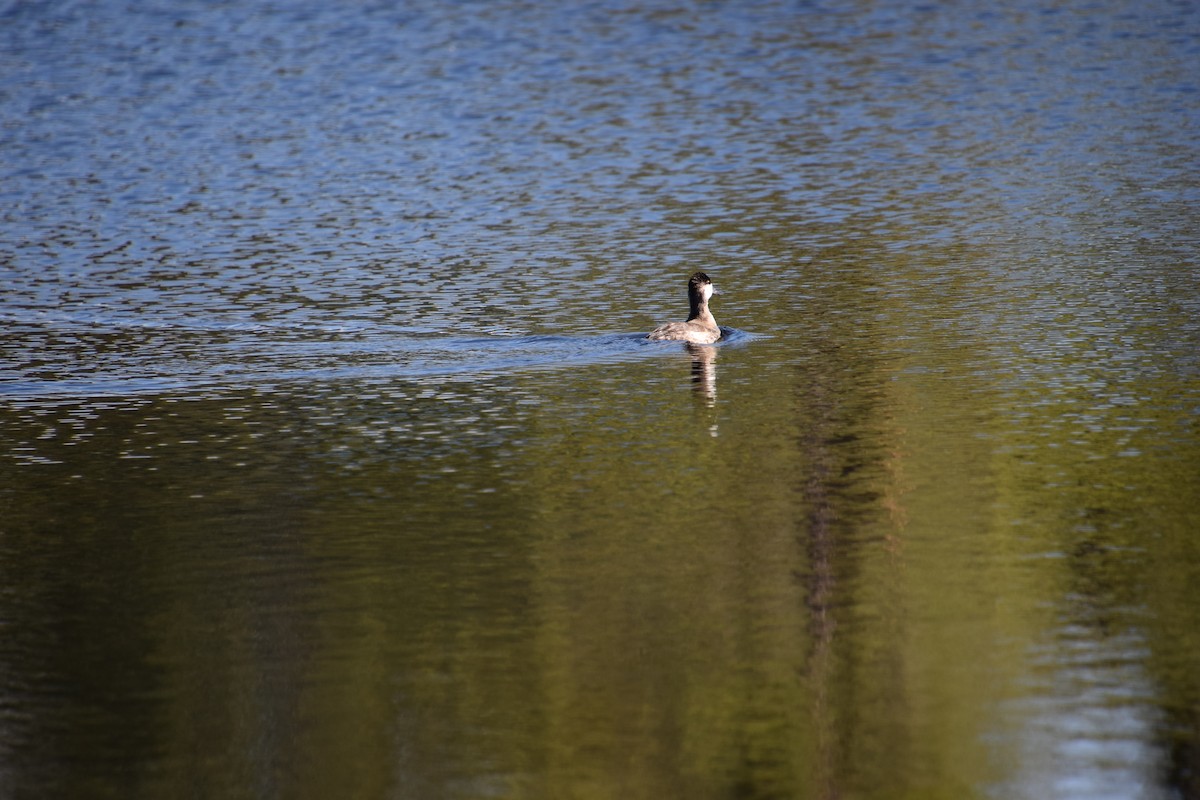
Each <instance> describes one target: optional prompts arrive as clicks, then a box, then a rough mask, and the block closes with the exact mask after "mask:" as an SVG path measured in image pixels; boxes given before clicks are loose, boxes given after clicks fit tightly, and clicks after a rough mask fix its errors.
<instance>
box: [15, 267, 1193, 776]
mask: <svg viewBox="0 0 1200 800" xmlns="http://www.w3.org/2000/svg"><path fill="white" fill-rule="evenodd" d="M843 257H844V258H845V263H846V264H847V269H848V270H851V271H852V269H853V263H854V253H852V252H847V253H844V254H843ZM954 257H961V254H959V255H957V256H954ZM892 266H893V267H894V269H892V270H890V271H884V272H879V271H877V272H875V273H874V274H875V275H891V276H893V277H892V278H891V281H892V283H891V285H889V284H888V282H887V281H882V282H881V281H877V280H876V281H868V280H862V281H854V280H844V281H843V282H842V283H841V288H840V289H838V288H834V287H829V286H826V287H822V291H823V292H824V294H825V296H826V297H827V298H828V302H827V304H826V306H825V307H824V308H822V309H815V308H814V309H813V310H812V314H811V315H810V317H809V318H808V319H807V320H806V322H807V323H808V324H807V325H806V326H805V327H804V328H803V329H800V328H798V329H796V330H795V331H793V332H791V335H788V336H775V337H774V338H770V339H760V340H758V341H754V342H751V343H750V344H748V345H746V346H743V347H728V348H721V349H720V350H718V351H717V352H716V355H715V357H714V358H711V359H702V358H701V359H698V358H697V357H696V356H694V355H692V354H689V353H688V352H687V351H683V350H680V351H678V352H677V353H676V352H667V353H664V355H663V357H662V358H656V359H651V360H647V361H639V362H635V363H629V364H621V365H619V366H616V367H612V366H595V367H590V366H589V367H583V368H580V369H577V370H572V371H567V370H562V371H551V372H542V373H529V374H523V375H513V376H509V377H506V378H503V379H499V378H492V379H487V380H481V381H480V382H478V383H475V384H472V383H466V382H464V383H443V384H436V383H431V384H426V385H418V384H411V383H397V384H379V385H363V384H354V383H348V384H335V385H317V386H309V387H292V388H291V389H288V390H280V391H278V392H274V393H264V394H258V395H255V394H250V395H242V396H227V397H215V398H209V399H194V400H184V399H181V398H157V399H147V400H144V401H138V402H133V401H129V402H126V401H114V402H112V403H108V404H103V403H100V404H91V405H88V404H83V405H79V404H76V405H65V406H59V407H54V406H44V407H38V406H33V407H30V408H26V409H23V410H22V409H9V410H8V411H7V412H6V413H5V423H4V424H5V428H6V436H7V438H8V439H9V440H11V441H13V442H14V443H18V444H16V445H15V446H14V448H13V449H12V451H11V454H12V456H13V457H12V458H10V459H9V460H8V461H7V462H5V466H4V485H5V487H6V490H5V497H6V505H7V506H8V509H7V512H6V521H5V529H4V539H3V546H4V558H3V564H4V570H5V576H4V578H5V585H6V586H7V587H8V596H9V598H10V602H9V603H8V605H7V609H6V615H5V622H6V627H7V630H8V631H9V632H10V636H9V637H8V644H7V646H6V648H5V650H4V652H3V654H2V657H3V659H4V661H5V665H4V672H5V674H6V675H9V676H10V679H9V680H10V685H9V687H8V690H9V695H10V696H12V697H15V698H17V699H16V700H15V701H14V705H15V706H16V707H19V708H21V709H22V712H21V714H19V715H17V716H14V717H12V718H11V719H10V720H9V723H8V725H7V729H6V732H5V739H6V741H7V742H8V747H9V749H10V750H13V751H22V750H24V749H25V748H27V747H30V746H32V743H33V742H38V743H40V744H45V745H46V746H45V747H43V748H39V750H38V755H37V756H36V757H33V758H28V759H23V760H22V762H21V763H20V765H19V766H15V767H13V768H12V769H10V770H9V772H8V775H7V780H8V782H9V784H10V785H12V786H14V787H21V786H39V787H43V788H45V787H47V786H49V787H51V788H53V789H56V790H61V791H62V792H64V793H76V792H80V791H85V792H86V791H91V790H100V791H101V793H103V792H107V791H112V792H114V793H121V794H125V795H138V794H141V795H147V796H161V795H164V794H168V795H170V794H178V793H181V792H184V791H190V790H191V788H192V787H196V790H197V791H200V792H201V793H209V794H218V795H227V796H239V795H251V794H262V793H282V794H286V795H289V796H331V795H335V794H338V795H345V794H351V795H360V796H377V795H384V794H389V793H398V794H401V795H403V796H479V795H482V794H498V795H501V796H542V797H562V796H577V797H611V796H623V797H635V796H643V797H660V796H688V797H725V796H790V797H832V796H864V797H897V796H913V797H961V796H964V795H972V794H979V793H982V792H983V791H985V790H986V788H987V787H1000V788H1001V789H1011V790H1014V792H1015V793H1018V794H1019V793H1020V790H1021V787H1022V786H1023V785H1025V783H1026V782H1030V781H1033V782H1034V783H1036V780H1037V778H1038V776H1039V775H1041V774H1043V773H1045V774H1046V775H1049V776H1051V778H1052V777H1053V775H1054V774H1055V772H1054V769H1055V765H1054V764H1053V763H1052V762H1053V760H1054V759H1055V758H1056V757H1058V755H1056V753H1058V754H1059V755H1061V752H1060V751H1061V748H1062V747H1063V744H1064V742H1068V743H1069V742H1070V741H1072V739H1073V740H1075V741H1084V742H1091V743H1093V744H1095V745H1096V746H1097V747H1099V748H1100V750H1101V752H1106V751H1104V750H1103V747H1104V746H1105V743H1106V742H1107V744H1114V743H1115V744H1116V745H1121V744H1122V743H1134V744H1140V745H1143V746H1145V747H1149V748H1152V750H1153V751H1154V752H1157V753H1158V754H1159V755H1157V756H1156V757H1155V759H1156V760H1155V761H1153V762H1151V763H1149V764H1142V765H1140V766H1138V768H1140V769H1144V770H1146V771H1147V773H1148V775H1149V777H1150V779H1156V776H1158V777H1161V776H1162V775H1164V774H1171V773H1172V771H1175V772H1176V773H1179V772H1182V771H1184V770H1186V769H1187V766H1186V765H1187V764H1188V763H1191V761H1189V759H1194V756H1193V755H1192V754H1193V753H1194V748H1195V744H1194V743H1195V738H1194V730H1195V724H1194V722H1195V721H1194V709H1195V708H1196V707H1197V706H1196V699H1197V697H1198V696H1200V693H1198V691H1197V686H1196V681H1195V677H1194V676H1195V674H1197V673H1196V671H1195V669H1194V666H1195V664H1196V660H1197V657H1198V654H1200V647H1198V644H1200V643H1198V642H1197V638H1196V636H1195V634H1194V633H1193V632H1194V631H1195V630H1197V626H1196V624H1195V623H1196V622H1197V620H1196V618H1195V617H1196V608H1195V604H1194V603H1193V602H1192V601H1191V596H1192V595H1191V592H1190V588H1189V587H1191V586H1193V585H1194V583H1193V581H1194V579H1195V577H1196V569H1197V568H1196V566H1195V565H1196V564H1197V563H1198V560H1197V558H1196V556H1197V555H1198V554H1197V553H1196V552H1195V538H1194V536H1192V535H1191V534H1192V532H1193V531H1194V530H1195V529H1196V522H1197V513H1196V511H1195V509H1194V503H1193V501H1192V498H1193V497H1194V496H1195V491H1194V490H1195V488H1196V487H1195V480H1196V479H1195V476H1196V474H1197V471H1196V466H1197V464H1196V449H1195V446H1194V442H1192V443H1190V444H1189V443H1188V442H1189V441H1190V440H1187V439H1183V438H1181V437H1184V436H1186V435H1187V433H1188V432H1190V431H1192V430H1193V427H1194V422H1193V421H1192V417H1191V416H1190V415H1191V413H1192V412H1191V409H1192V408H1193V405H1190V404H1189V401H1187V399H1186V391H1185V393H1184V395H1183V396H1181V394H1180V392H1181V385H1180V384H1179V383H1178V382H1177V381H1176V380H1174V379H1173V378H1172V377H1171V375H1170V373H1169V371H1165V370H1155V371H1151V372H1148V373H1146V374H1145V375H1140V374H1135V373H1122V374H1126V375H1127V376H1128V377H1129V380H1130V383H1129V384H1128V385H1126V386H1124V387H1123V388H1122V389H1121V391H1120V392H1119V393H1116V394H1112V395H1111V396H1109V395H1106V394H1104V393H1103V392H1099V391H1098V388H1097V384H1096V383H1095V381H1093V380H1090V378H1089V376H1091V377H1095V375H1093V374H1092V373H1094V372H1095V370H1096V369H1097V368H1096V367H1095V366H1094V365H1093V362H1091V361H1089V353H1090V352H1091V350H1089V349H1086V348H1084V349H1073V348H1072V347H1065V348H1063V347H1059V348H1058V349H1049V350H1048V349H1046V347H1043V346H1042V345H1043V344H1044V343H1046V342H1053V341H1057V340H1053V339H1052V337H1045V336H1043V333H1044V331H1042V330H1041V329H1039V328H1037V327H1036V326H1029V327H1026V328H1022V331H1023V332H1022V333H1020V335H1017V334H1015V333H1012V332H1011V331H1010V332H1009V333H1008V338H1005V337H1004V335H1002V334H1004V333H1005V331H1003V330H992V329H989V328H988V327H987V324H985V323H986V320H987V319H991V318H992V317H989V316H988V315H986V314H983V315H977V316H972V314H973V312H972V311H971V310H970V309H969V308H968V311H967V312H962V311H961V307H960V310H959V311H958V312H955V314H957V316H954V315H948V316H944V317H941V318H939V317H938V316H937V315H930V314H926V315H923V316H922V317H921V318H920V320H919V321H918V320H916V319H914V318H913V317H912V316H911V311H912V309H913V308H914V307H919V306H921V305H922V304H925V305H927V306H928V307H933V306H934V305H935V304H936V300H937V298H938V297H939V296H944V295H945V293H946V292H947V291H951V292H953V291H966V290H967V289H969V288H978V287H969V286H968V287H961V286H960V287H953V286H952V287H950V288H949V289H948V288H947V287H946V286H945V285H939V284H930V283H927V282H924V281H923V280H922V279H921V276H920V274H919V273H920V265H917V264H913V263H911V262H906V261H905V260H903V259H902V258H900V257H897V258H896V259H895V260H894V261H893V262H892ZM914 275H916V277H915V278H914V277H913V276H914ZM846 276H847V272H846V271H843V272H842V273H841V275H840V278H843V279H844V278H845V277H846ZM744 302H747V303H752V302H754V298H753V297H748V298H745V299H744ZM980 320H984V322H981V321H980ZM882 330H887V331H889V333H890V334H893V335H889V336H886V337H885V336H883V335H882V333H881V331H882ZM897 332H899V333H900V334H902V335H894V334H896V333H897ZM1143 335H1148V334H1143ZM1025 353H1033V354H1034V355H1033V356H1028V355H1025ZM1106 370H1107V374H1110V375H1111V374H1112V369H1111V367H1109V368H1106ZM1101 371H1105V370H1101ZM697 379H699V380H697ZM706 380H707V381H711V383H706ZM1123 398H1124V399H1123ZM1193 400H1194V398H1193ZM1097 692H1098V693H1097ZM1067 702H1069V703H1071V704H1073V705H1070V706H1069V707H1068V706H1061V703H1067ZM1056 703H1059V704H1060V705H1055V704H1056ZM1096 709H1101V710H1104V711H1105V712H1106V713H1109V714H1111V715H1112V717H1111V718H1112V719H1113V720H1115V721H1116V722H1117V723H1127V722H1128V721H1129V720H1130V719H1135V721H1136V719H1141V718H1142V717H1143V716H1145V713H1146V712H1150V717H1151V719H1150V721H1149V722H1147V723H1145V725H1144V726H1142V727H1137V726H1134V727H1132V728H1120V726H1119V725H1118V729H1117V730H1116V731H1115V732H1107V733H1106V732H1105V731H1103V730H1094V729H1088V728H1084V729H1076V730H1073V731H1069V732H1063V731H1060V730H1056V729H1053V728H1047V727H1046V726H1047V725H1050V724H1051V723H1053V724H1060V722H1061V721H1063V720H1065V721H1066V722H1061V724H1069V721H1070V719H1071V718H1072V716H1071V715H1072V714H1073V713H1076V712H1078V713H1081V714H1082V713H1085V712H1090V711H1095V710H1096ZM1126 712H1127V713H1126ZM1139 715H1140V716H1139ZM1047 720H1049V721H1047ZM1038 731H1041V733H1038ZM1039 742H1042V743H1045V744H1047V750H1046V751H1045V752H1037V751H1036V746H1037V744H1038V743H1039ZM1056 747H1057V748H1059V750H1057V751H1056V750H1055V748H1056ZM1117 752H1118V754H1119V752H1120V751H1119V750H1118V751H1117ZM1068 755H1069V754H1068ZM69 765H73V766H69ZM1079 766H1080V768H1081V769H1084V770H1094V771H1095V773H1094V774H1096V775H1101V776H1103V775H1104V774H1105V773H1104V770H1105V769H1109V770H1116V771H1117V772H1119V770H1120V769H1122V768H1126V767H1130V765H1128V764H1124V765H1122V764H1117V765H1116V766H1113V765H1112V764H1108V765H1107V766H1106V765H1105V763H1104V762H1103V760H1101V761H1088V760H1087V759H1083V760H1082V761H1080V762H1079ZM1030 776H1032V777H1030ZM1048 779H1049V778H1048ZM1176 780H1182V779H1179V778H1176Z"/></svg>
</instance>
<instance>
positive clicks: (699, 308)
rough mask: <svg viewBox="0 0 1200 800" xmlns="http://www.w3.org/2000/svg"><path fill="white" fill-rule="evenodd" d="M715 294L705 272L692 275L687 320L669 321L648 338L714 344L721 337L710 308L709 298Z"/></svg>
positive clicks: (689, 282) (652, 332)
mask: <svg viewBox="0 0 1200 800" xmlns="http://www.w3.org/2000/svg"><path fill="white" fill-rule="evenodd" d="M712 296H713V285H712V281H711V280H709V279H708V276H707V275H705V274H704V273H703V272H697V273H696V274H694V275H692V277H691V279H690V280H689V281H688V302H689V303H690V304H691V307H692V312H691V313H690V314H689V315H688V318H687V322H668V323H667V324H665V325H659V326H658V327H657V328H655V329H654V330H652V331H650V333H648V334H646V338H647V339H653V340H655V341H673V342H694V343H695V344H712V343H713V342H715V341H716V340H717V339H720V338H721V329H720V327H718V326H717V321H716V320H715V319H714V318H713V315H712V312H711V311H709V310H708V298H710V297H712Z"/></svg>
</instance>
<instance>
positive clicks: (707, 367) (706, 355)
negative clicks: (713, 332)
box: [686, 342, 717, 435]
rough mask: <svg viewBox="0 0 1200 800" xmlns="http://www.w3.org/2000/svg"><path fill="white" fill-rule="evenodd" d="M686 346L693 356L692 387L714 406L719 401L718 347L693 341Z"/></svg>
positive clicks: (707, 403) (709, 404) (710, 406)
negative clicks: (693, 342)
mask: <svg viewBox="0 0 1200 800" xmlns="http://www.w3.org/2000/svg"><path fill="white" fill-rule="evenodd" d="M686 347H687V351H688V355H690V356H691V357H692V389H693V390H695V392H696V396H697V397H700V398H702V399H703V400H704V402H705V404H706V405H707V406H708V407H709V408H712V407H713V406H715V405H716V403H717V363H716V362H717V348H715V347H712V346H711V345H705V344H692V343H691V342H688V343H687V345H686ZM714 435H715V434H714Z"/></svg>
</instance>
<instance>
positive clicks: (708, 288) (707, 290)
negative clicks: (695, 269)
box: [704, 283, 713, 303]
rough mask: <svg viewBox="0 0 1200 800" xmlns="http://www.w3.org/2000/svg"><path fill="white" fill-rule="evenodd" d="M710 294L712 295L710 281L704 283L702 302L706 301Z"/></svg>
mask: <svg viewBox="0 0 1200 800" xmlns="http://www.w3.org/2000/svg"><path fill="white" fill-rule="evenodd" d="M712 295H713V285H712V284H711V283H708V284H705V285H704V302H706V303H707V302H708V299H709V298H710V297H712Z"/></svg>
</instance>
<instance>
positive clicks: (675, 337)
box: [646, 321, 721, 344]
mask: <svg viewBox="0 0 1200 800" xmlns="http://www.w3.org/2000/svg"><path fill="white" fill-rule="evenodd" d="M646 338H647V339H653V340H654V341H660V342H662V341H672V342H694V343H695V344H712V343H713V342H715V341H716V340H717V339H720V338H721V329H720V328H718V327H717V326H716V325H712V326H709V325H705V324H703V323H701V322H693V321H688V322H668V323H667V324H665V325H659V326H658V327H657V328H655V329H654V330H652V331H650V333H648V334H647V335H646Z"/></svg>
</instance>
